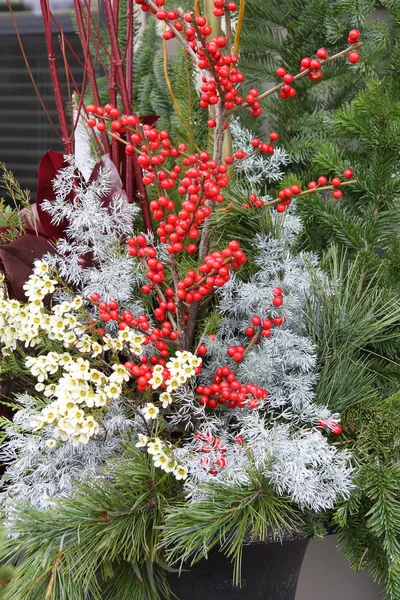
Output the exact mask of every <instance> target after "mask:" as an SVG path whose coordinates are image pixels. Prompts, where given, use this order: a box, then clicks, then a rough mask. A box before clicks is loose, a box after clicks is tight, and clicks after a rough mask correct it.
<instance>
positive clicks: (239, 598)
mask: <svg viewBox="0 0 400 600" xmlns="http://www.w3.org/2000/svg"><path fill="white" fill-rule="evenodd" d="M307 545H308V539H295V540H292V541H285V542H283V543H282V544H280V543H254V544H249V545H246V546H244V548H243V561H242V587H241V588H235V587H233V586H232V572H233V567H232V562H231V561H230V560H229V559H227V558H226V557H225V556H224V555H223V554H221V553H218V552H211V553H210V554H209V558H208V560H201V561H199V562H198V563H196V564H195V565H194V566H193V567H192V568H191V569H190V571H183V572H182V573H181V575H180V576H178V575H173V576H171V578H170V585H171V588H172V591H173V592H174V593H175V594H176V595H177V597H178V598H179V600H255V599H257V598H260V599H261V598H262V599H263V600H294V599H295V596H296V588H297V580H298V578H299V573H300V568H301V564H302V562H303V557H304V554H305V551H306V549H307Z"/></svg>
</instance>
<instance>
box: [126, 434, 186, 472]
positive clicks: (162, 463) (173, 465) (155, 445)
mask: <svg viewBox="0 0 400 600" xmlns="http://www.w3.org/2000/svg"><path fill="white" fill-rule="evenodd" d="M136 447H137V448H146V451H147V453H148V454H149V455H150V456H151V457H152V459H153V462H154V466H155V467H158V468H160V469H162V470H163V471H165V472H166V473H173V475H174V477H175V479H177V480H180V479H186V478H187V476H188V470H187V467H185V466H184V465H181V464H179V463H178V462H177V461H176V460H175V457H174V454H173V451H172V445H171V444H170V443H165V442H163V441H162V440H160V438H158V437H155V438H151V437H149V436H147V435H144V434H142V433H139V435H138V442H137V443H136Z"/></svg>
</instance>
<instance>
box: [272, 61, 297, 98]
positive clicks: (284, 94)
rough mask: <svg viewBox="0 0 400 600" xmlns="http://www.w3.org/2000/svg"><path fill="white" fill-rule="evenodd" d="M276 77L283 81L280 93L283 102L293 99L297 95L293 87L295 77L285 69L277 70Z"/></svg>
mask: <svg viewBox="0 0 400 600" xmlns="http://www.w3.org/2000/svg"><path fill="white" fill-rule="evenodd" d="M276 75H277V76H278V77H280V78H281V79H282V86H281V91H280V92H279V95H280V97H281V98H282V100H286V98H293V97H294V96H295V95H296V90H295V89H294V87H293V86H292V85H291V84H292V83H293V81H294V76H293V75H292V74H291V73H288V72H287V71H286V69H284V68H283V67H279V68H278V69H277V70H276Z"/></svg>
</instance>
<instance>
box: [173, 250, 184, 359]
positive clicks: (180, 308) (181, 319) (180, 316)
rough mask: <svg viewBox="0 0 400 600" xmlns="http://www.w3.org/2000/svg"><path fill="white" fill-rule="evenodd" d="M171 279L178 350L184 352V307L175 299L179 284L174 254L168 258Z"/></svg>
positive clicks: (180, 301)
mask: <svg viewBox="0 0 400 600" xmlns="http://www.w3.org/2000/svg"><path fill="white" fill-rule="evenodd" d="M170 265H171V273H172V279H173V280H174V288H175V302H176V316H177V319H178V349H179V350H184V349H185V347H186V333H185V305H184V303H183V301H182V300H179V298H178V297H177V293H178V289H179V288H178V283H179V272H178V265H177V262H176V256H175V254H171V258H170Z"/></svg>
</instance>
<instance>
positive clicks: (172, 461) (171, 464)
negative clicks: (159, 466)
mask: <svg viewBox="0 0 400 600" xmlns="http://www.w3.org/2000/svg"><path fill="white" fill-rule="evenodd" d="M175 468H176V462H175V459H174V458H173V457H172V458H168V462H167V464H166V465H164V466H163V470H164V471H165V472H166V473H172V472H173V471H174V470H175Z"/></svg>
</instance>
